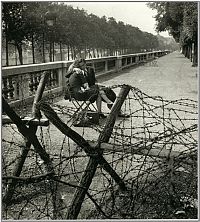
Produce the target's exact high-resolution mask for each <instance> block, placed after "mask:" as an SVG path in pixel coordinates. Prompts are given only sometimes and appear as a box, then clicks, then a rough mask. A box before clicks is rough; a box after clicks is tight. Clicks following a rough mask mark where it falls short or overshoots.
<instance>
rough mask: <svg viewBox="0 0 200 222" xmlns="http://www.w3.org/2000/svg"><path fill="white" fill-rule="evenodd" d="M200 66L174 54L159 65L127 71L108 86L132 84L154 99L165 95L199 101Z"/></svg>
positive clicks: (113, 76) (149, 65)
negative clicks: (198, 68) (198, 69)
mask: <svg viewBox="0 0 200 222" xmlns="http://www.w3.org/2000/svg"><path fill="white" fill-rule="evenodd" d="M196 75H197V67H192V63H191V62H190V61H189V60H188V59H187V58H185V57H184V55H182V54H181V53H180V52H173V53H170V54H168V55H166V56H163V57H161V58H158V59H157V60H156V61H155V62H151V63H147V64H145V65H142V66H139V67H135V68H130V69H127V70H124V71H122V72H121V73H120V75H119V74H117V76H116V77H115V74H113V75H112V79H110V80H107V81H104V79H102V81H103V82H102V83H103V84H105V85H117V84H123V83H124V84H129V85H131V86H134V87H137V88H139V89H140V90H141V91H143V92H145V93H147V94H148V95H150V96H162V97H163V98H164V99H169V100H170V99H180V98H188V99H194V100H197V97H198V84H197V83H198V78H197V76H196Z"/></svg>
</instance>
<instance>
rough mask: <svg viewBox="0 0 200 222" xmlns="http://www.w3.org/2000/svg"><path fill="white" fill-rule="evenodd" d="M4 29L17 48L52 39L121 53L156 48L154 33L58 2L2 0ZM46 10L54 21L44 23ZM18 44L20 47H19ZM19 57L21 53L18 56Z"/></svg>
mask: <svg viewBox="0 0 200 222" xmlns="http://www.w3.org/2000/svg"><path fill="white" fill-rule="evenodd" d="M2 5H3V7H2V12H3V13H2V14H3V17H2V21H3V32H4V35H5V36H6V38H7V40H8V42H9V43H13V44H14V45H15V46H17V48H18V51H19V50H20V49H19V48H20V47H22V44H24V43H26V44H30V42H32V45H33V43H34V46H35V47H42V44H44V42H45V44H47V43H49V42H52V41H53V42H55V43H60V42H62V44H65V45H67V46H70V47H73V48H76V49H77V50H78V51H81V50H83V49H88V50H90V49H103V50H112V51H118V52H121V53H127V52H128V53H134V52H140V51H143V50H146V51H150V50H152V49H155V50H156V49H159V42H158V39H157V37H156V36H154V35H152V34H150V33H147V32H142V31H141V30H140V29H139V28H137V27H133V26H131V25H129V24H124V23H123V22H122V21H119V22H117V21H116V20H115V18H112V17H110V18H106V17H105V16H103V17H98V16H96V15H94V14H88V13H87V12H86V11H85V10H83V9H79V8H76V9H74V8H73V7H72V6H69V5H67V4H66V3H61V2H16V3H13V2H9V3H8V2H4V3H3V4H2ZM47 13H49V14H51V15H53V17H54V19H55V24H54V26H53V27H49V26H48V25H47V24H46V19H47V18H46V15H47ZM19 46H20V47H19ZM21 56H22V55H21Z"/></svg>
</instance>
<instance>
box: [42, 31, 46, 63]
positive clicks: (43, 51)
mask: <svg viewBox="0 0 200 222" xmlns="http://www.w3.org/2000/svg"><path fill="white" fill-rule="evenodd" d="M44 44H45V42H44V32H43V33H42V56H43V62H45V46H44Z"/></svg>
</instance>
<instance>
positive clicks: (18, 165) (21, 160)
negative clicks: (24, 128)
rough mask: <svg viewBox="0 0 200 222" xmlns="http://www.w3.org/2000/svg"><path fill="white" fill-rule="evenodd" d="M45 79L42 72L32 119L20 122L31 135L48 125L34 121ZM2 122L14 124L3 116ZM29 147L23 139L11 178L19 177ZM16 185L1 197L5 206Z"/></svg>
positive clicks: (13, 183) (46, 75)
mask: <svg viewBox="0 0 200 222" xmlns="http://www.w3.org/2000/svg"><path fill="white" fill-rule="evenodd" d="M47 77H48V73H46V72H44V73H43V74H42V76H41V79H40V83H39V85H38V89H37V92H36V95H35V98H34V103H33V106H32V116H33V117H32V118H30V117H26V118H23V119H21V121H22V122H23V123H24V124H29V129H30V131H31V132H32V134H36V132H37V126H38V125H48V124H49V122H48V121H45V120H44V121H40V119H39V118H38V119H36V118H37V117H41V115H40V113H39V112H38V111H37V109H36V106H35V104H36V103H37V102H39V101H40V99H41V98H42V94H43V92H44V88H45V82H46V79H47ZM3 108H4V107H3ZM8 108H9V107H8ZM13 115H14V114H13ZM2 122H3V124H8V123H15V122H13V119H12V118H10V117H9V116H4V117H3V118H2ZM30 147H31V143H30V142H29V141H27V139H25V147H23V148H22V153H21V155H20V156H19V157H18V158H17V162H16V164H15V167H14V171H13V176H14V177H19V176H20V174H21V171H22V168H23V165H24V162H25V160H26V157H27V155H28V152H29V150H30ZM16 184H17V181H16V180H11V182H10V183H9V185H8V188H7V192H6V194H5V195H4V197H3V202H4V203H5V204H6V205H8V204H9V202H10V201H11V199H12V196H13V193H14V190H15V186H16Z"/></svg>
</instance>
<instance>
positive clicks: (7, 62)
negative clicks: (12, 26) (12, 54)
mask: <svg viewBox="0 0 200 222" xmlns="http://www.w3.org/2000/svg"><path fill="white" fill-rule="evenodd" d="M6 66H9V58H8V38H7V24H6Z"/></svg>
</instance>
